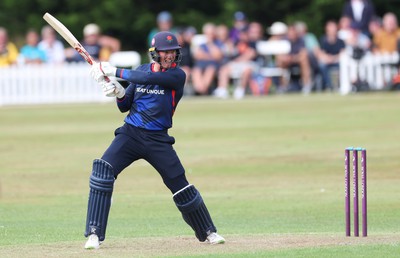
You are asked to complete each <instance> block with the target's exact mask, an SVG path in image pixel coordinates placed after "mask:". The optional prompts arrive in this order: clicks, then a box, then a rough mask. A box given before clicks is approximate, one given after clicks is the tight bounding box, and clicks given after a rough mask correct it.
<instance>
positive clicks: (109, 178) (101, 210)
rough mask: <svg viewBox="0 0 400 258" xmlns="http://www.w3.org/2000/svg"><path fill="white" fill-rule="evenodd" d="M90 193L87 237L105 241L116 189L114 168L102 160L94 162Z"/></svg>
mask: <svg viewBox="0 0 400 258" xmlns="http://www.w3.org/2000/svg"><path fill="white" fill-rule="evenodd" d="M89 186H90V192H89V201H88V211H87V217H86V230H85V236H86V237H87V236H88V235H90V234H96V235H97V236H98V237H99V240H100V241H103V240H104V239H105V234H106V227H107V220H108V214H109V212H110V206H111V196H112V192H113V188H114V172H113V168H112V166H111V165H110V164H109V163H107V162H106V161H104V160H102V159H95V160H94V161H93V170H92V174H91V175H90V180H89Z"/></svg>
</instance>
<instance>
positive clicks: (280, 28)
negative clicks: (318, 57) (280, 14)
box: [264, 21, 290, 92]
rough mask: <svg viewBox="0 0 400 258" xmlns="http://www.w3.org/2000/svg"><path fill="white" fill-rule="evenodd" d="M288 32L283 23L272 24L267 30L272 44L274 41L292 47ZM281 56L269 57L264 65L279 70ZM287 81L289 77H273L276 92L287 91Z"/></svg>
mask: <svg viewBox="0 0 400 258" xmlns="http://www.w3.org/2000/svg"><path fill="white" fill-rule="evenodd" d="M287 30H288V27H287V25H286V24H285V23H283V22H280V21H276V22H274V23H272V25H271V26H270V27H269V28H268V29H267V32H268V34H269V38H268V41H270V42H272V41H278V42H284V41H285V43H286V44H289V45H290V43H288V42H289V41H288V39H287ZM281 46H282V44H281ZM280 55H281V54H278V55H275V56H272V57H269V58H268V59H267V60H265V61H264V62H265V63H264V65H266V66H268V67H272V68H277V67H278V65H277V62H276V61H277V60H280V59H281V57H280ZM287 79H288V78H287V75H283V76H280V77H278V76H274V77H272V81H273V83H274V85H276V90H277V91H278V92H284V91H286V87H287V84H288V82H287Z"/></svg>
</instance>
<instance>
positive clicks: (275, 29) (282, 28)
mask: <svg viewBox="0 0 400 258" xmlns="http://www.w3.org/2000/svg"><path fill="white" fill-rule="evenodd" d="M287 30H288V27H287V25H286V24H284V23H283V22H279V21H277V22H274V23H272V25H271V27H269V29H268V33H269V34H270V35H282V34H285V33H286V32H287Z"/></svg>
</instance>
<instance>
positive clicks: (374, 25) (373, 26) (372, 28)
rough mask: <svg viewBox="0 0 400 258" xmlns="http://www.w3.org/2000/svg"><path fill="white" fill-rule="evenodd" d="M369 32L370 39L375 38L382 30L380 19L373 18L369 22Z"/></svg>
mask: <svg viewBox="0 0 400 258" xmlns="http://www.w3.org/2000/svg"><path fill="white" fill-rule="evenodd" d="M368 29H369V32H370V34H371V37H370V38H371V39H373V38H374V37H375V35H376V34H378V33H379V32H380V31H381V30H382V19H381V18H380V17H375V18H374V19H372V20H371V21H370V22H369V25H368Z"/></svg>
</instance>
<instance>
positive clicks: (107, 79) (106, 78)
mask: <svg viewBox="0 0 400 258" xmlns="http://www.w3.org/2000/svg"><path fill="white" fill-rule="evenodd" d="M100 70H101V72H102V73H103V74H104V80H106V82H110V78H108V76H106V74H105V73H104V71H103V68H102V67H101V62H100Z"/></svg>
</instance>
